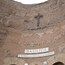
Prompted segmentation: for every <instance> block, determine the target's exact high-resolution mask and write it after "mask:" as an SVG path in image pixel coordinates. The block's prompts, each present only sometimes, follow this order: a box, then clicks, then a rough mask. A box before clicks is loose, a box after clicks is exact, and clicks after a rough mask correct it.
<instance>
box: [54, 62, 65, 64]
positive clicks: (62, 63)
mask: <svg viewBox="0 0 65 65" xmlns="http://www.w3.org/2000/svg"><path fill="white" fill-rule="evenodd" d="M53 65H64V63H62V62H56V63H54V64H53Z"/></svg>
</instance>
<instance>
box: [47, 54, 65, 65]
mask: <svg viewBox="0 0 65 65" xmlns="http://www.w3.org/2000/svg"><path fill="white" fill-rule="evenodd" d="M56 62H61V63H63V64H65V53H61V54H57V55H54V56H52V57H50V58H49V59H48V60H47V63H48V65H53V64H54V63H56Z"/></svg>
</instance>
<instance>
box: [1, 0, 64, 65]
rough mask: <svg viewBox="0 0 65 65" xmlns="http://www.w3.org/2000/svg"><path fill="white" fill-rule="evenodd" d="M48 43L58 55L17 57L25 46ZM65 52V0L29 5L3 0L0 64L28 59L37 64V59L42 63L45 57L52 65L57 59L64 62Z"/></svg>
mask: <svg viewBox="0 0 65 65" xmlns="http://www.w3.org/2000/svg"><path fill="white" fill-rule="evenodd" d="M38 14H40V16H42V18H40V20H39V19H38V20H37V19H36V16H37V15H38ZM37 23H38V24H37ZM37 25H38V27H37ZM45 47H49V50H50V51H55V55H54V56H48V57H42V58H21V59H20V58H17V55H18V54H20V53H24V50H25V49H31V48H32V49H38V48H45ZM64 56H65V0H49V1H48V2H45V3H42V4H39V5H30V6H29V5H23V4H21V3H17V2H14V1H12V0H0V60H1V61H0V64H1V65H3V64H4V65H9V64H11V63H12V62H13V63H16V64H18V65H23V64H25V63H29V65H35V64H36V63H37V61H39V62H38V65H42V64H43V62H44V61H48V65H52V64H53V63H54V62H56V61H58V60H59V61H60V62H64V63H65V57H64ZM53 57H57V58H58V59H57V60H56V59H53ZM11 58H13V59H12V62H11ZM16 59H17V61H16ZM3 60H4V62H3ZM19 60H20V61H19ZM21 61H22V62H21ZM51 61H52V62H51ZM22 63H23V64H22Z"/></svg>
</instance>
